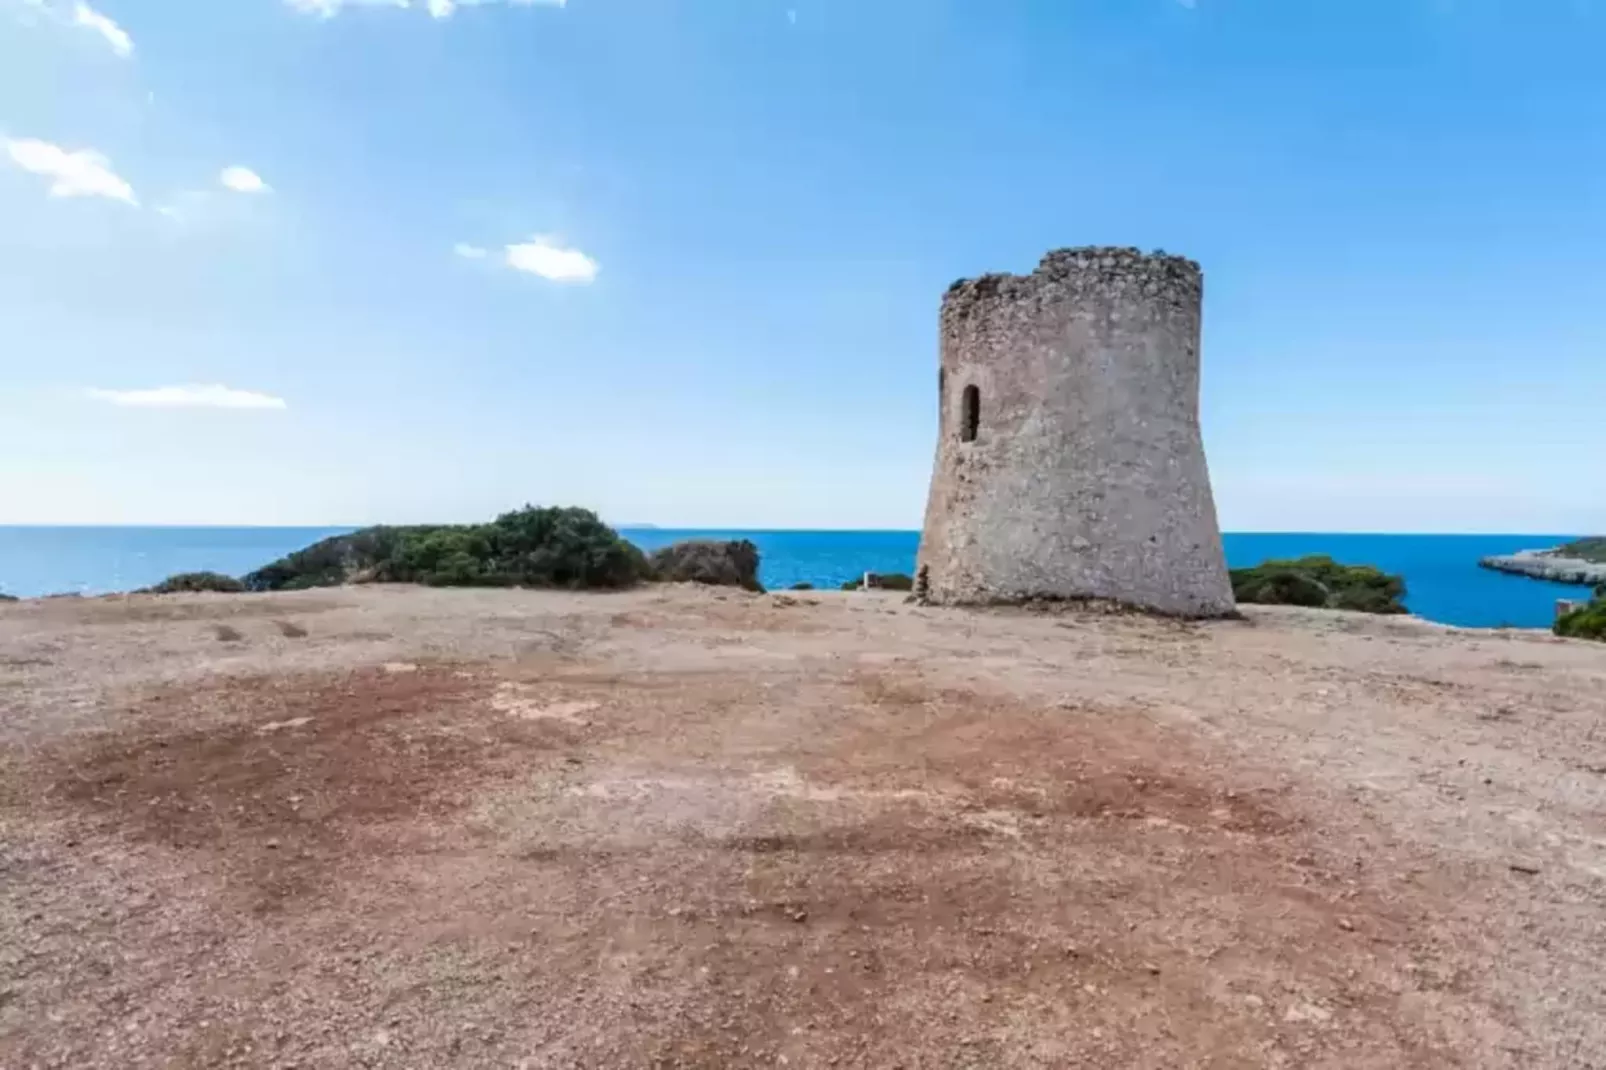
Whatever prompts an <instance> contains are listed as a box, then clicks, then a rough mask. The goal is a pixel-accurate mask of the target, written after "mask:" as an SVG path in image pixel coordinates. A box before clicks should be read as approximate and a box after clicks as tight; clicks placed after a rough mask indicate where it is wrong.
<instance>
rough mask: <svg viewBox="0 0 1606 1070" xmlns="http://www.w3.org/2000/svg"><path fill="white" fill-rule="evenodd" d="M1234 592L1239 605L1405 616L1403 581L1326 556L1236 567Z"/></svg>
mask: <svg viewBox="0 0 1606 1070" xmlns="http://www.w3.org/2000/svg"><path fill="white" fill-rule="evenodd" d="M1230 576H1231V579H1232V594H1233V597H1234V598H1235V599H1237V600H1238V601H1239V602H1243V603H1246V604H1260V605H1285V606H1312V607H1316V608H1324V609H1345V610H1351V611H1354V612H1359V613H1404V612H1405V611H1406V610H1405V605H1404V603H1403V601H1402V600H1403V599H1404V598H1405V581H1404V580H1403V579H1401V578H1400V577H1399V576H1391V575H1389V574H1387V573H1385V572H1383V571H1381V570H1380V569H1377V568H1373V567H1372V566H1371V565H1341V564H1339V563H1338V562H1336V561H1334V560H1333V559H1332V558H1331V557H1328V556H1326V555H1325V554H1314V555H1311V556H1309V557H1301V558H1298V559H1295V560H1291V561H1266V562H1264V563H1262V564H1259V565H1256V566H1255V567H1254V568H1238V569H1233V570H1232V572H1231V573H1230Z"/></svg>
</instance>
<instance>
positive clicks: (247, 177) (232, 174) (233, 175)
mask: <svg viewBox="0 0 1606 1070" xmlns="http://www.w3.org/2000/svg"><path fill="white" fill-rule="evenodd" d="M218 181H219V182H221V183H223V185H225V186H227V187H228V188H229V189H231V190H233V191H234V192H235V193H267V192H269V191H270V189H271V187H269V185H268V184H267V183H266V182H264V181H262V176H261V175H259V174H257V173H256V172H255V171H253V170H251V169H250V168H249V167H225V168H224V169H223V173H222V174H220V175H218Z"/></svg>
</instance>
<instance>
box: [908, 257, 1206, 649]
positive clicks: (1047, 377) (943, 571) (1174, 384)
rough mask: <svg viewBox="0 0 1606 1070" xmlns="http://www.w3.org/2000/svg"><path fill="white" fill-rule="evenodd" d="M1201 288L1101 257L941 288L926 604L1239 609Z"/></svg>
mask: <svg viewBox="0 0 1606 1070" xmlns="http://www.w3.org/2000/svg"><path fill="white" fill-rule="evenodd" d="M1202 290H1203V278H1202V276H1201V273H1200V271H1199V265H1197V264H1195V263H1194V262H1193V261H1191V260H1187V259H1184V258H1182V257H1175V256H1166V255H1164V254H1161V253H1156V254H1154V255H1144V254H1142V253H1139V252H1138V251H1137V250H1136V249H1102V248H1088V249H1065V250H1060V251H1058V252H1053V253H1050V254H1049V255H1048V256H1046V257H1044V258H1043V262H1042V263H1041V264H1040V265H1039V266H1038V268H1037V270H1036V271H1034V272H1033V273H1032V274H1030V275H1025V276H1016V275H984V276H982V277H981V278H978V279H971V280H966V281H961V282H957V283H955V284H954V285H953V286H952V287H951V288H950V289H949V291H948V294H947V296H946V297H945V298H944V299H943V303H942V363H941V371H940V372H939V376H938V382H939V386H938V394H939V404H940V406H941V419H940V422H939V426H940V431H939V436H938V443H937V457H936V462H935V465H934V467H933V470H932V479H931V491H930V495H929V497H928V498H927V503H926V518H925V529H924V532H923V534H922V537H921V541H920V561H919V565H920V568H921V569H923V570H924V576H925V581H926V583H927V585H928V593H927V597H928V599H929V600H930V601H932V602H934V603H988V602H1010V601H1022V600H1027V599H1034V598H1097V599H1112V600H1115V601H1118V602H1122V603H1125V604H1128V605H1132V606H1138V607H1142V608H1147V609H1152V610H1157V611H1160V612H1164V613H1174V614H1180V615H1184V616H1190V617H1209V616H1221V615H1225V614H1228V613H1231V612H1232V611H1233V609H1234V605H1233V598H1232V586H1231V584H1230V583H1229V582H1228V579H1227V569H1226V563H1225V560H1224V558H1223V555H1222V549H1221V532H1220V529H1219V528H1218V527H1217V523H1216V508H1215V501H1214V499H1213V498H1212V496H1211V492H1210V476H1209V472H1208V471H1207V469H1206V466H1205V456H1204V444H1203V440H1202V439H1201V437H1200V433H1199V323H1200V307H1201V300H1202ZM967 386H975V387H977V388H978V390H979V401H980V404H979V420H978V422H977V431H976V437H975V440H974V441H969V442H966V441H962V437H963V428H964V414H963V411H962V409H963V405H964V393H965V388H966V387H967Z"/></svg>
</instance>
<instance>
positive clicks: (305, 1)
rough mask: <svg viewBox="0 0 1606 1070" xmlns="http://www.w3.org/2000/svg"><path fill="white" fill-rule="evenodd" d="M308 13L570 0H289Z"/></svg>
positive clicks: (437, 13)
mask: <svg viewBox="0 0 1606 1070" xmlns="http://www.w3.org/2000/svg"><path fill="white" fill-rule="evenodd" d="M285 3H287V4H289V5H290V7H291V8H292V9H294V10H296V11H299V12H301V13H302V14H304V15H316V16H318V17H319V18H324V19H332V18H334V17H335V16H336V15H338V14H340V12H341V11H343V10H344V9H346V8H348V7H400V8H411V7H421V8H423V9H424V10H425V11H427V12H428V13H429V14H430V16H431V17H433V18H437V19H447V18H451V17H452V15H453V14H454V13H455V12H456V11H457V9H458V8H462V7H487V6H489V5H491V4H507V5H508V6H510V7H559V8H561V7H566V6H568V0H285Z"/></svg>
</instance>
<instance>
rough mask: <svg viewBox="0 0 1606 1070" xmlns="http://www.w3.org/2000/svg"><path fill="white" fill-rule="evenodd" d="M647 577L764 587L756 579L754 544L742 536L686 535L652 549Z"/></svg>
mask: <svg viewBox="0 0 1606 1070" xmlns="http://www.w3.org/2000/svg"><path fill="white" fill-rule="evenodd" d="M647 564H648V569H649V571H650V573H651V578H652V579H655V580H661V581H663V582H665V583H707V584H713V585H715V586H719V587H741V588H743V589H745V590H749V591H760V592H762V591H763V590H764V587H763V585H762V584H760V583H759V582H758V547H757V546H754V545H753V544H752V543H751V542H749V541H748V540H746V539H733V540H731V541H729V542H721V541H720V540H718V539H687V540H685V541H684V542H677V543H674V544H673V545H670V546H665V547H664V548H663V549H661V550H656V551H654V552H653V555H652V557H651V558H649V559H648V563H647Z"/></svg>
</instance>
